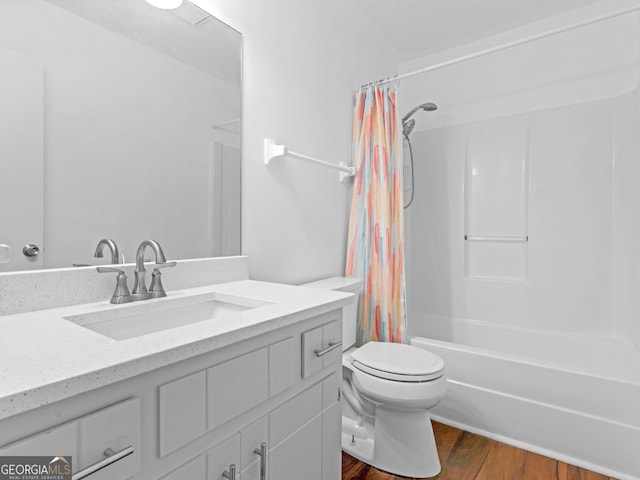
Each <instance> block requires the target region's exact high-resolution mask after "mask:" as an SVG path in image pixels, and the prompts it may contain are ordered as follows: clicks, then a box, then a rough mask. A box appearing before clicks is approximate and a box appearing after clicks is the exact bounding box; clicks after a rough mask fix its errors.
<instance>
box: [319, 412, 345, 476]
mask: <svg viewBox="0 0 640 480" xmlns="http://www.w3.org/2000/svg"><path fill="white" fill-rule="evenodd" d="M341 476H342V405H340V402H334V403H333V404H332V405H331V406H330V407H329V408H327V409H326V410H324V411H323V412H322V480H340V478H341Z"/></svg>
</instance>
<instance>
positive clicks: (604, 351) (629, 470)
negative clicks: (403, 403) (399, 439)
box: [410, 318, 640, 479]
mask: <svg viewBox="0 0 640 480" xmlns="http://www.w3.org/2000/svg"><path fill="white" fill-rule="evenodd" d="M420 323H421V324H423V325H424V324H425V322H420ZM426 324H427V325H429V330H428V331H423V332H420V334H421V336H417V335H414V336H412V337H411V339H410V342H411V344H412V345H415V346H418V347H420V348H424V349H426V350H429V351H431V352H434V353H436V354H438V355H440V356H441V357H442V358H443V359H444V361H445V372H446V375H447V378H448V382H449V386H448V391H447V395H446V396H445V398H444V400H443V401H442V402H441V403H440V405H438V406H437V407H436V408H434V409H433V411H432V413H433V418H434V419H435V420H437V421H441V422H443V423H446V424H450V425H453V426H456V427H459V428H463V429H465V430H469V431H471V432H474V433H478V434H481V435H484V436H487V437H490V438H493V439H496V440H499V441H502V442H505V443H509V444H511V445H515V446H517V447H520V448H524V449H527V450H531V451H534V452H537V453H540V454H543V455H546V456H549V457H553V458H556V459H558V460H562V461H564V462H567V463H571V464H574V465H578V466H580V467H584V468H587V469H590V470H593V471H596V472H600V473H603V474H606V475H609V476H612V477H615V478H620V479H638V478H640V353H639V352H638V351H637V350H635V349H633V348H630V347H628V346H625V345H622V344H619V343H615V342H613V341H611V339H605V338H600V337H597V336H576V335H568V334H559V333H555V334H554V333H547V332H536V331H533V330H526V329H518V328H510V327H504V326H501V325H496V324H491V323H485V322H477V321H469V320H453V321H452V320H450V319H442V318H431V319H429V320H428V322H427V323H426ZM425 335H428V336H425Z"/></svg>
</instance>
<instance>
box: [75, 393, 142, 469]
mask: <svg viewBox="0 0 640 480" xmlns="http://www.w3.org/2000/svg"><path fill="white" fill-rule="evenodd" d="M78 422H79V426H78V432H79V438H80V452H79V453H80V458H79V461H78V462H75V465H74V469H73V470H74V472H78V470H81V469H84V468H87V467H89V466H90V465H93V464H95V463H97V462H99V461H101V460H104V459H105V458H106V457H107V456H109V455H108V454H107V453H106V450H107V449H111V450H112V451H113V452H119V451H121V450H123V449H125V448H127V447H133V453H131V454H130V455H127V456H126V457H123V458H121V459H120V460H117V461H115V462H113V463H111V464H109V465H108V466H106V467H103V468H102V469H100V470H98V471H96V472H95V473H93V474H91V476H90V478H91V480H113V479H114V478H122V479H125V478H130V477H132V476H133V475H135V474H136V473H137V472H139V471H140V399H139V398H132V399H131V400H127V401H124V402H121V403H118V404H116V405H113V406H112V407H108V408H105V409H103V410H100V411H98V412H96V413H93V414H91V415H87V416H85V417H82V418H80V419H79V420H78Z"/></svg>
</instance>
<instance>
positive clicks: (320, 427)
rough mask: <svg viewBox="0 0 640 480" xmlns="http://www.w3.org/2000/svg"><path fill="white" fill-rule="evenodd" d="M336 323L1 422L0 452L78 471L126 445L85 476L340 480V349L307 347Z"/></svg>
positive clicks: (223, 351)
mask: <svg viewBox="0 0 640 480" xmlns="http://www.w3.org/2000/svg"><path fill="white" fill-rule="evenodd" d="M341 318H342V314H341V310H335V311H333V312H329V313H326V314H323V315H320V316H317V317H313V318H310V319H307V320H303V321H300V322H298V323H296V324H294V325H290V326H287V327H283V328H280V329H276V330H272V331H268V332H266V333H265V334H264V335H259V336H255V337H252V338H248V339H245V340H243V341H241V342H238V343H236V344H233V345H230V346H227V347H223V348H220V349H214V350H212V351H211V352H209V353H207V354H204V355H200V356H198V357H195V358H191V359H189V360H185V361H182V362H178V363H175V364H172V365H169V366H167V367H164V368H161V369H157V370H153V371H151V372H148V373H146V374H143V375H139V376H137V377H134V378H130V379H126V380H123V381H122V382H119V383H117V384H113V385H110V386H107V387H103V388H100V389H98V390H95V391H91V392H87V393H85V394H81V395H78V396H76V397H72V398H70V399H68V400H64V401H61V402H56V403H55V404H51V405H46V406H44V407H40V408H38V409H36V410H34V411H31V412H26V413H23V414H20V415H19V416H18V417H19V418H13V417H9V418H8V419H5V420H2V421H0V445H1V444H5V445H7V444H8V445H7V446H6V447H4V448H2V449H1V450H0V455H17V454H21V455H62V454H65V455H69V456H71V457H72V458H73V462H74V473H75V472H77V471H78V469H82V468H85V467H86V466H88V465H91V464H92V463H95V462H96V461H100V460H102V459H104V458H105V450H106V449H111V450H109V451H107V453H110V452H111V451H114V452H118V451H119V450H122V449H123V448H125V447H127V446H129V445H132V446H133V451H134V453H132V454H130V455H128V456H127V457H125V458H123V459H121V460H118V461H116V462H114V463H113V464H112V465H111V466H109V467H108V468H105V469H104V470H102V471H98V472H96V473H94V474H92V475H90V476H88V477H86V478H88V479H90V480H94V479H98V480H99V479H102V478H104V479H107V478H108V479H110V480H119V479H122V480H124V479H128V478H132V479H135V480H158V479H162V480H223V479H224V478H225V477H224V476H223V472H225V471H226V472H227V475H228V476H231V472H232V471H234V470H235V472H236V478H235V480H265V478H267V479H269V480H300V479H302V478H304V479H305V480H338V479H339V478H340V470H341V469H340V463H341V455H340V451H341V444H340V430H341V425H340V422H341V410H340V403H339V386H340V369H341V364H340V359H341V356H340V352H341V349H340V348H334V349H332V350H330V351H329V352H328V353H326V354H324V355H321V356H318V355H317V354H316V353H315V352H314V351H320V352H322V351H323V350H325V349H326V348H327V347H328V346H329V343H335V342H337V341H339V340H340V332H341V323H340V322H341ZM304 365H306V366H307V367H308V368H304V367H303V366H304ZM122 398H125V399H126V400H124V401H117V400H119V399H122ZM100 407H106V408H100ZM89 409H91V411H87V410H89ZM61 419H62V421H61ZM5 427H6V428H11V429H13V430H14V432H13V433H11V434H7V433H6V430H3V429H5ZM40 427H42V428H40ZM16 429H18V430H20V429H21V430H22V431H21V432H20V431H15V430H16ZM3 431H4V432H5V433H2V432H3ZM125 444H126V445H125ZM265 475H266V476H265Z"/></svg>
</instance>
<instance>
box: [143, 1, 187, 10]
mask: <svg viewBox="0 0 640 480" xmlns="http://www.w3.org/2000/svg"><path fill="white" fill-rule="evenodd" d="M145 1H146V2H147V3H148V4H149V5H153V6H154V7H156V8H161V9H163V10H173V9H174V8H178V7H179V6H180V5H182V0H145Z"/></svg>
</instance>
